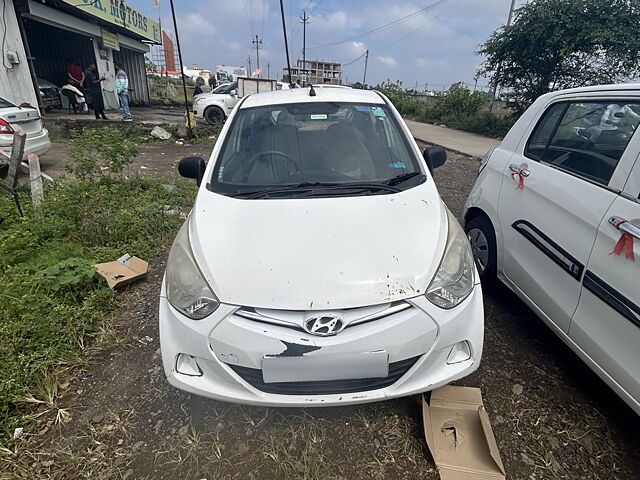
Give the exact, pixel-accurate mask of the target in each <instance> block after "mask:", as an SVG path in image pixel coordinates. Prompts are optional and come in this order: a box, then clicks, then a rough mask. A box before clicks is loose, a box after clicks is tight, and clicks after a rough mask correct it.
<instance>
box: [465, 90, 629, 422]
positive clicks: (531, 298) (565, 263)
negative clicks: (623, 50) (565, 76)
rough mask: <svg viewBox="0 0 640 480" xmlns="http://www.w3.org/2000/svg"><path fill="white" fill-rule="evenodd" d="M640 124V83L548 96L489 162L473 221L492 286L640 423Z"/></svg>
mask: <svg viewBox="0 0 640 480" xmlns="http://www.w3.org/2000/svg"><path fill="white" fill-rule="evenodd" d="M639 122H640V84H635V85H607V86H597V87H587V88H578V89H572V90H564V91H558V92H553V93H549V94H546V95H543V96H542V97H540V98H539V99H538V100H537V101H536V102H535V103H534V104H533V105H532V106H531V107H530V108H529V109H528V110H527V111H526V112H525V113H524V115H522V117H521V118H520V119H519V120H518V121H517V122H516V124H515V125H514V126H513V128H512V129H511V130H510V131H509V133H508V134H507V135H506V136H505V138H504V140H503V141H502V143H501V144H500V146H499V147H497V148H496V149H494V150H492V151H490V152H488V153H487V154H486V155H485V157H484V159H483V160H482V163H481V167H480V173H479V176H478V179H477V181H476V184H475V186H474V188H473V190H472V192H471V194H470V196H469V199H468V200H467V205H466V209H465V214H464V221H465V230H466V231H467V234H468V236H469V239H470V241H471V246H472V249H473V251H474V255H475V257H476V262H477V265H478V270H479V272H480V276H481V278H482V280H483V282H484V283H485V286H486V285H487V284H490V283H491V281H492V280H493V279H495V278H496V277H497V278H499V279H500V280H502V281H503V282H504V283H505V284H506V285H507V286H508V287H509V288H511V289H512V290H513V291H514V292H515V293H516V294H517V295H518V296H519V297H520V298H522V299H523V300H524V301H525V302H526V303H527V304H528V305H529V306H530V307H531V308H532V309H533V310H534V311H535V312H536V313H537V314H538V315H539V316H540V317H541V318H542V319H543V320H544V321H545V322H546V323H547V324H548V325H549V326H550V327H551V328H552V329H553V330H554V331H555V332H556V333H557V334H558V335H559V336H560V337H561V338H562V339H563V340H564V341H565V342H566V343H567V344H568V345H569V346H570V347H571V348H572V349H573V350H574V351H575V352H576V353H577V354H578V355H579V356H580V357H581V358H582V359H583V360H584V361H585V362H586V363H587V364H588V365H589V366H590V367H591V368H592V369H593V370H594V371H595V372H596V373H597V374H598V375H599V376H600V377H601V378H602V379H603V380H604V381H605V382H606V383H607V384H609V385H610V386H611V388H613V389H614V390H615V391H616V392H617V393H618V394H619V395H620V396H621V397H622V398H623V399H624V400H625V401H626V402H627V403H628V404H629V405H630V406H631V408H633V409H634V410H635V411H636V412H637V413H639V414H640V261H638V260H639V259H638V253H639V251H640V249H639V247H640V160H639V159H638V158H639V153H640V137H639V136H638V134H636V133H635V131H636V130H637V127H638V123H639ZM634 249H635V252H634ZM634 260H635V261H634Z"/></svg>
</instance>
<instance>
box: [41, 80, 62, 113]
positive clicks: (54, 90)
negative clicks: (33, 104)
mask: <svg viewBox="0 0 640 480" xmlns="http://www.w3.org/2000/svg"><path fill="white" fill-rule="evenodd" d="M38 88H39V90H40V97H41V98H42V104H43V106H44V108H45V109H47V110H48V109H51V108H62V97H60V90H59V89H58V87H57V86H56V85H55V84H53V83H51V82H50V81H48V80H45V79H43V78H38Z"/></svg>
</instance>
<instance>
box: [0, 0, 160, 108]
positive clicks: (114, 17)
mask: <svg viewBox="0 0 640 480" xmlns="http://www.w3.org/2000/svg"><path fill="white" fill-rule="evenodd" d="M0 14H1V15H2V16H3V18H2V22H0V38H3V41H2V45H1V49H2V52H1V54H2V60H3V67H4V68H2V69H0V96H1V97H4V98H6V99H7V100H9V101H11V102H13V103H15V104H18V105H19V104H21V103H25V102H26V103H30V104H32V105H39V106H41V105H42V102H41V99H40V95H39V88H38V79H43V80H47V81H49V82H52V83H54V84H55V85H57V86H58V87H60V86H62V85H63V84H65V83H67V61H68V60H71V61H72V62H73V63H74V64H76V65H79V66H80V67H82V69H83V70H84V69H86V67H87V66H88V65H90V64H91V63H95V64H96V66H97V67H98V73H99V74H100V75H104V76H105V77H106V80H105V81H104V82H103V84H102V92H103V97H104V103H105V106H106V107H107V108H118V101H117V98H116V95H115V70H114V62H118V63H120V64H121V65H122V67H123V68H124V70H125V71H126V72H127V75H128V77H129V89H130V90H129V101H130V102H131V103H133V104H146V103H149V89H148V86H147V79H146V74H145V61H144V55H145V53H147V52H148V51H149V45H150V44H158V43H160V42H161V32H160V25H159V24H158V22H157V21H154V20H152V19H150V18H149V17H147V16H145V15H143V14H142V13H140V12H139V11H137V10H135V9H134V8H131V7H130V6H129V5H127V4H126V3H125V2H123V1H120V0H38V1H34V0H0ZM3 30H4V31H3Z"/></svg>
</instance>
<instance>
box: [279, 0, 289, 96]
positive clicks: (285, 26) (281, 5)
mask: <svg viewBox="0 0 640 480" xmlns="http://www.w3.org/2000/svg"><path fill="white" fill-rule="evenodd" d="M280 16H281V17H282V34H283V35H284V51H285V53H286V54H287V70H289V86H291V85H292V83H291V60H290V59H289V41H288V40H287V25H286V23H285V21H284V4H283V3H282V0H280Z"/></svg>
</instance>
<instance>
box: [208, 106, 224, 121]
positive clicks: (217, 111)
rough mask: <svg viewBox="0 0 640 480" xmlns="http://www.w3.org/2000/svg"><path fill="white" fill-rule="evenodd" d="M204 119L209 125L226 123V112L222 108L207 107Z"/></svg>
mask: <svg viewBox="0 0 640 480" xmlns="http://www.w3.org/2000/svg"><path fill="white" fill-rule="evenodd" d="M204 119H205V120H206V121H207V123H208V124H209V125H215V124H216V123H222V122H224V112H223V111H222V109H221V108H220V107H207V109H206V110H205V111H204Z"/></svg>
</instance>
